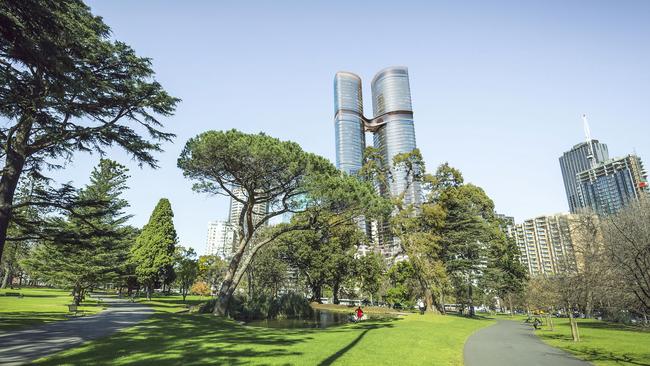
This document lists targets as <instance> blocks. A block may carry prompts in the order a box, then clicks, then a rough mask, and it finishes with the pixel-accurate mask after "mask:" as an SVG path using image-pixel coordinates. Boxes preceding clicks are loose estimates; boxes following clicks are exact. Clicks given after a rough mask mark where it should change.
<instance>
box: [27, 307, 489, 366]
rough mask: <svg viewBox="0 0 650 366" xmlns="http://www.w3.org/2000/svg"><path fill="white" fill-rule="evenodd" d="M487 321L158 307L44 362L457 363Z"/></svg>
mask: <svg viewBox="0 0 650 366" xmlns="http://www.w3.org/2000/svg"><path fill="white" fill-rule="evenodd" d="M493 322H494V321H493V320H485V319H482V320H481V319H466V318H462V317H457V316H452V315H448V316H435V315H429V314H427V315H419V314H410V315H407V316H404V317H399V318H387V319H384V320H371V321H366V322H362V323H359V324H347V325H343V326H334V327H330V328H326V329H277V328H276V329H271V328H258V327H250V326H243V325H239V324H238V323H236V322H233V321H230V320H225V319H222V318H217V317H214V316H212V315H198V314H173V313H160V312H158V313H156V314H155V315H153V316H152V317H151V318H149V319H148V320H145V321H144V322H142V323H140V325H138V326H135V327H131V328H129V329H126V330H124V331H122V332H119V333H117V334H115V335H113V336H110V337H108V338H104V339H101V340H97V341H93V342H90V343H88V344H86V345H84V346H82V347H80V348H75V349H72V350H68V351H65V352H63V353H60V354H58V355H55V356H52V357H50V358H48V359H45V360H41V361H40V362H38V364H44V365H83V364H93V365H108V364H111V365H128V364H155V365H157V366H163V365H178V364H183V365H204V364H234V365H237V364H282V365H318V364H321V365H330V364H340V365H377V364H399V365H422V364H430V365H462V351H463V344H464V343H465V340H466V339H467V337H468V336H469V335H470V334H471V333H473V332H474V331H476V330H477V329H479V328H481V327H484V326H488V325H490V324H492V323H493Z"/></svg>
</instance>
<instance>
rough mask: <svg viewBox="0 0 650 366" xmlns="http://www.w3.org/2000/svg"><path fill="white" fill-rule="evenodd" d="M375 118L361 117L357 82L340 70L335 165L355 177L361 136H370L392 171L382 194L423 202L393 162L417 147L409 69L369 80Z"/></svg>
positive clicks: (336, 93)
mask: <svg viewBox="0 0 650 366" xmlns="http://www.w3.org/2000/svg"><path fill="white" fill-rule="evenodd" d="M371 90H372V106H373V114H374V117H373V118H372V119H369V118H366V117H364V116H363V98H362V92H361V78H360V77H359V76H357V75H355V74H352V73H350V72H345V71H340V72H337V73H336V76H335V77H334V130H335V141H336V166H337V167H338V168H339V169H341V170H342V171H344V172H347V173H350V174H353V173H356V172H357V171H358V170H359V169H360V168H361V166H362V165H363V151H364V149H365V147H366V143H365V131H369V132H372V133H373V134H374V136H373V142H374V147H375V148H376V149H378V151H379V154H380V155H381V157H382V160H383V161H384V163H385V164H387V165H388V166H387V167H388V168H389V169H390V172H391V176H392V180H391V181H390V182H388V187H385V190H386V192H381V193H382V194H386V195H391V196H397V195H400V194H402V193H405V194H404V197H405V201H406V203H415V204H418V203H420V202H421V197H420V196H421V188H420V186H419V184H417V182H412V181H409V178H408V177H407V176H406V172H404V171H401V170H400V169H398V168H396V167H394V166H393V158H394V157H395V156H396V155H398V154H402V153H408V152H411V151H413V150H414V149H415V148H416V144H415V127H414V124H413V108H412V105H411V90H410V85H409V76H408V69H407V68H406V67H389V68H386V69H384V70H381V71H380V72H378V73H377V74H376V75H375V77H374V78H373V80H372V84H371Z"/></svg>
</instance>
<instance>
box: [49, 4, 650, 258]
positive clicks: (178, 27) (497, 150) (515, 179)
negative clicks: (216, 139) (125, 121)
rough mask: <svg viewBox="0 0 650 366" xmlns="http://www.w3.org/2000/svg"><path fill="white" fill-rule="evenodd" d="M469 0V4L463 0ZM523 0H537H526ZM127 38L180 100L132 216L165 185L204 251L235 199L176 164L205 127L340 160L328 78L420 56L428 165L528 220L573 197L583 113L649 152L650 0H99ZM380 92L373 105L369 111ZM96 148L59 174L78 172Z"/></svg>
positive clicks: (132, 197) (418, 92)
mask: <svg viewBox="0 0 650 366" xmlns="http://www.w3.org/2000/svg"><path fill="white" fill-rule="evenodd" d="M461 3H462V4H461ZM524 3H525V4H524ZM89 5H90V6H91V7H92V10H93V12H94V13H95V14H97V15H101V16H102V17H104V20H105V21H106V22H107V23H108V24H109V25H110V26H111V27H112V29H113V35H114V37H115V38H116V39H119V40H121V41H124V42H126V43H128V44H130V45H131V46H133V47H134V48H135V50H136V51H137V52H138V54H140V55H142V56H147V57H151V58H152V59H153V65H154V69H155V70H156V72H157V79H158V80H159V81H160V82H161V83H162V84H163V85H164V86H165V87H166V89H167V90H168V91H169V92H170V93H171V94H172V95H174V96H177V97H180V98H182V99H183V101H182V103H181V104H180V105H179V106H178V110H177V113H176V115H175V116H173V117H171V118H167V119H166V120H165V124H166V126H167V128H168V130H169V131H171V132H173V133H175V134H177V135H178V137H177V138H176V140H175V142H174V143H170V144H166V145H165V147H164V148H165V152H164V153H162V154H159V155H158V158H159V160H160V169H158V170H152V169H149V168H143V169H141V168H138V167H137V165H136V164H134V163H133V162H132V161H130V160H129V158H128V157H127V156H125V155H124V154H123V153H122V152H120V151H119V150H114V151H113V150H112V151H111V153H110V157H111V158H113V159H116V160H118V161H120V162H122V163H124V164H126V165H127V166H129V168H130V169H131V171H130V174H131V178H130V181H129V185H130V186H131V189H130V191H129V192H128V193H127V194H126V198H127V199H128V200H129V201H130V202H131V207H130V209H129V212H130V213H131V214H133V215H134V217H133V219H132V224H134V225H137V226H142V225H144V224H145V223H146V221H147V220H148V218H149V215H150V213H151V210H152V209H153V207H154V206H155V204H156V202H157V201H158V199H159V198H161V197H167V198H169V199H170V201H171V203H172V207H173V209H174V213H175V215H176V216H175V225H176V229H177V231H178V234H179V238H180V243H181V244H182V245H186V246H187V245H189V246H192V247H194V248H196V249H197V250H198V251H199V253H201V254H202V253H203V251H204V247H205V240H206V230H207V227H206V226H207V222H208V221H210V220H214V219H221V218H225V217H226V216H227V214H228V200H227V199H226V198H224V197H208V196H204V195H199V194H196V193H193V192H192V191H191V183H190V182H189V181H187V180H185V179H184V178H183V176H182V173H181V171H180V170H179V169H178V168H176V159H177V158H178V155H179V153H180V151H181V149H182V148H183V145H184V144H185V142H186V141H187V139H188V138H190V137H193V136H195V135H196V134H198V133H201V132H203V131H206V130H210V129H214V130H222V129H230V128H237V129H240V130H242V131H245V132H259V131H264V132H266V133H268V134H270V135H272V136H276V137H279V138H282V139H288V140H293V141H296V142H298V143H300V144H301V145H302V146H303V148H304V149H305V150H308V151H311V152H314V153H317V154H320V155H323V156H325V157H327V158H329V159H331V160H332V161H334V127H333V122H332V119H333V100H332V93H333V91H332V81H333V77H334V74H335V73H336V71H339V70H347V71H352V72H355V73H357V74H359V75H360V76H361V77H362V78H363V79H364V84H365V85H364V94H365V95H370V85H369V84H370V80H371V79H372V76H373V75H374V74H375V72H377V71H378V70H380V69H382V68H384V67H387V66H392V65H404V66H408V67H409V72H410V77H411V93H412V98H413V107H414V117H415V129H416V136H417V144H418V147H419V148H420V149H421V150H422V152H423V155H424V158H425V160H426V162H427V165H428V168H429V170H434V169H435V167H436V166H437V165H438V164H440V163H442V162H445V161H448V162H449V163H450V164H452V165H454V166H456V167H457V168H459V169H461V170H462V172H463V174H464V175H465V178H466V180H468V181H470V182H472V183H475V184H477V185H480V186H481V187H483V188H484V189H485V190H486V191H487V193H488V194H489V195H490V197H492V199H493V200H494V201H495V204H496V207H497V210H498V211H499V212H501V213H505V214H509V215H513V216H515V218H516V219H517V220H518V221H521V220H523V219H526V218H530V217H533V216H536V215H542V214H548V213H556V212H563V211H567V209H568V208H567V203H566V197H565V193H564V187H563V184H562V177H561V173H560V168H559V164H558V157H559V156H560V155H561V154H562V152H563V151H565V150H568V149H569V148H571V146H573V145H574V144H576V143H579V142H581V141H582V140H583V139H584V137H583V134H582V126H581V121H580V115H581V114H582V113H587V114H588V116H589V120H590V124H591V129H592V134H593V136H594V137H595V138H598V139H600V140H601V141H603V142H606V143H607V144H608V146H609V150H610V154H611V155H614V156H619V155H624V154H627V153H631V152H633V150H634V149H636V152H637V153H638V154H639V155H640V156H641V158H642V159H645V161H646V162H648V163H650V147H649V144H648V140H649V138H650V42H649V40H650V2H648V1H637V2H634V1H610V2H600V1H570V2H569V1H538V2H528V1H527V2H521V1H512V2H506V1H499V2H487V1H476V2H458V1H435V2H434V1H431V2H429V1H422V2H409V1H400V2H382V1H359V2H350V1H322V2H303V1H274V2H271V1H265V2H249V1H231V2H217V1H153V0H150V1H128V0H113V1H89ZM369 102H370V100H369V99H368V98H367V100H366V110H368V111H370V110H371V106H370V104H369ZM98 159H99V157H98V156H88V155H83V154H81V155H77V156H76V157H75V160H74V162H73V163H71V164H69V166H68V167H67V168H66V169H65V170H64V171H60V172H56V173H54V175H55V176H56V177H57V179H58V180H60V181H72V182H73V183H74V184H75V185H77V186H81V185H83V184H86V183H87V181H88V178H87V177H88V174H89V172H90V170H91V169H92V167H93V166H94V165H95V164H96V163H97V160H98Z"/></svg>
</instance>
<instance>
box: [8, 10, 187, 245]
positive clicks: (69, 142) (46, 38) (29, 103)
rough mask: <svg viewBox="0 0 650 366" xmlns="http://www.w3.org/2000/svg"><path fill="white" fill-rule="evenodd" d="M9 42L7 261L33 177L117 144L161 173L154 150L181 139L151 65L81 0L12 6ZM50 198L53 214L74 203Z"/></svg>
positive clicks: (169, 102) (60, 197)
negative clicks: (170, 124)
mask: <svg viewBox="0 0 650 366" xmlns="http://www.w3.org/2000/svg"><path fill="white" fill-rule="evenodd" d="M0 35H1V36H0V115H1V116H2V117H4V118H5V119H6V120H5V121H3V124H2V127H0V157H1V158H2V164H3V167H2V171H1V172H0V258H1V256H2V253H3V249H4V246H5V243H6V241H7V239H8V237H7V229H8V227H9V223H10V221H11V219H12V216H13V212H14V210H15V209H16V208H17V207H16V205H15V204H14V193H15V190H16V187H17V185H18V182H19V180H20V178H21V176H22V174H23V173H25V172H30V173H31V174H35V175H41V171H42V170H43V169H44V168H49V169H51V168H60V167H62V166H63V163H65V162H66V161H69V160H70V159H71V158H72V156H73V154H74V153H75V152H77V151H85V152H89V151H98V152H103V149H104V148H106V147H109V146H115V145H117V146H120V147H121V148H123V149H125V150H126V151H127V152H128V153H129V154H131V155H132V156H133V157H134V159H136V160H137V161H139V162H140V163H141V164H147V165H149V166H152V167H156V160H155V158H154V157H153V155H152V152H157V151H161V148H160V141H169V140H171V138H172V137H173V135H172V134H170V133H165V132H163V131H162V130H161V129H160V128H161V126H162V125H161V123H160V121H159V120H158V119H157V118H156V115H160V116H168V115H171V114H172V113H173V111H174V109H175V105H176V103H177V102H178V101H179V100H178V99H176V98H173V97H171V96H170V95H168V94H167V92H165V90H164V89H163V88H162V86H161V85H160V84H159V83H157V82H156V81H155V80H153V75H154V72H153V70H152V68H151V60H150V59H148V58H142V57H138V56H137V55H136V54H135V52H134V51H133V49H132V48H131V47H129V46H128V45H126V44H124V43H122V42H119V41H113V40H112V39H111V32H110V28H109V27H108V26H107V25H106V24H104V22H103V21H102V18H101V17H97V16H94V15H93V14H92V13H91V12H90V8H89V7H88V6H86V5H85V4H84V3H83V2H82V1H81V0H7V1H3V2H2V3H1V4H0ZM133 125H139V126H137V127H138V128H140V127H141V128H142V129H143V130H144V131H146V134H147V135H148V137H144V136H142V135H141V134H139V133H138V132H136V129H134V127H135V126H133ZM64 188H65V187H64ZM45 198H46V199H45V200H43V201H42V203H48V204H49V205H51V206H52V207H58V208H65V206H67V203H68V202H66V201H65V198H66V196H64V195H60V194H57V193H56V192H52V194H50V195H48V196H46V197H45Z"/></svg>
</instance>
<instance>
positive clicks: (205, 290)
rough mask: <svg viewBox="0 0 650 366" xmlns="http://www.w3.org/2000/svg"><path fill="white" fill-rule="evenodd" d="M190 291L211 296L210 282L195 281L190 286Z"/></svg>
mask: <svg viewBox="0 0 650 366" xmlns="http://www.w3.org/2000/svg"><path fill="white" fill-rule="evenodd" d="M190 293H191V294H194V295H199V296H210V294H211V291H210V287H208V284H207V283H205V282H203V281H198V282H195V283H194V284H193V285H192V287H191V288H190Z"/></svg>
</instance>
